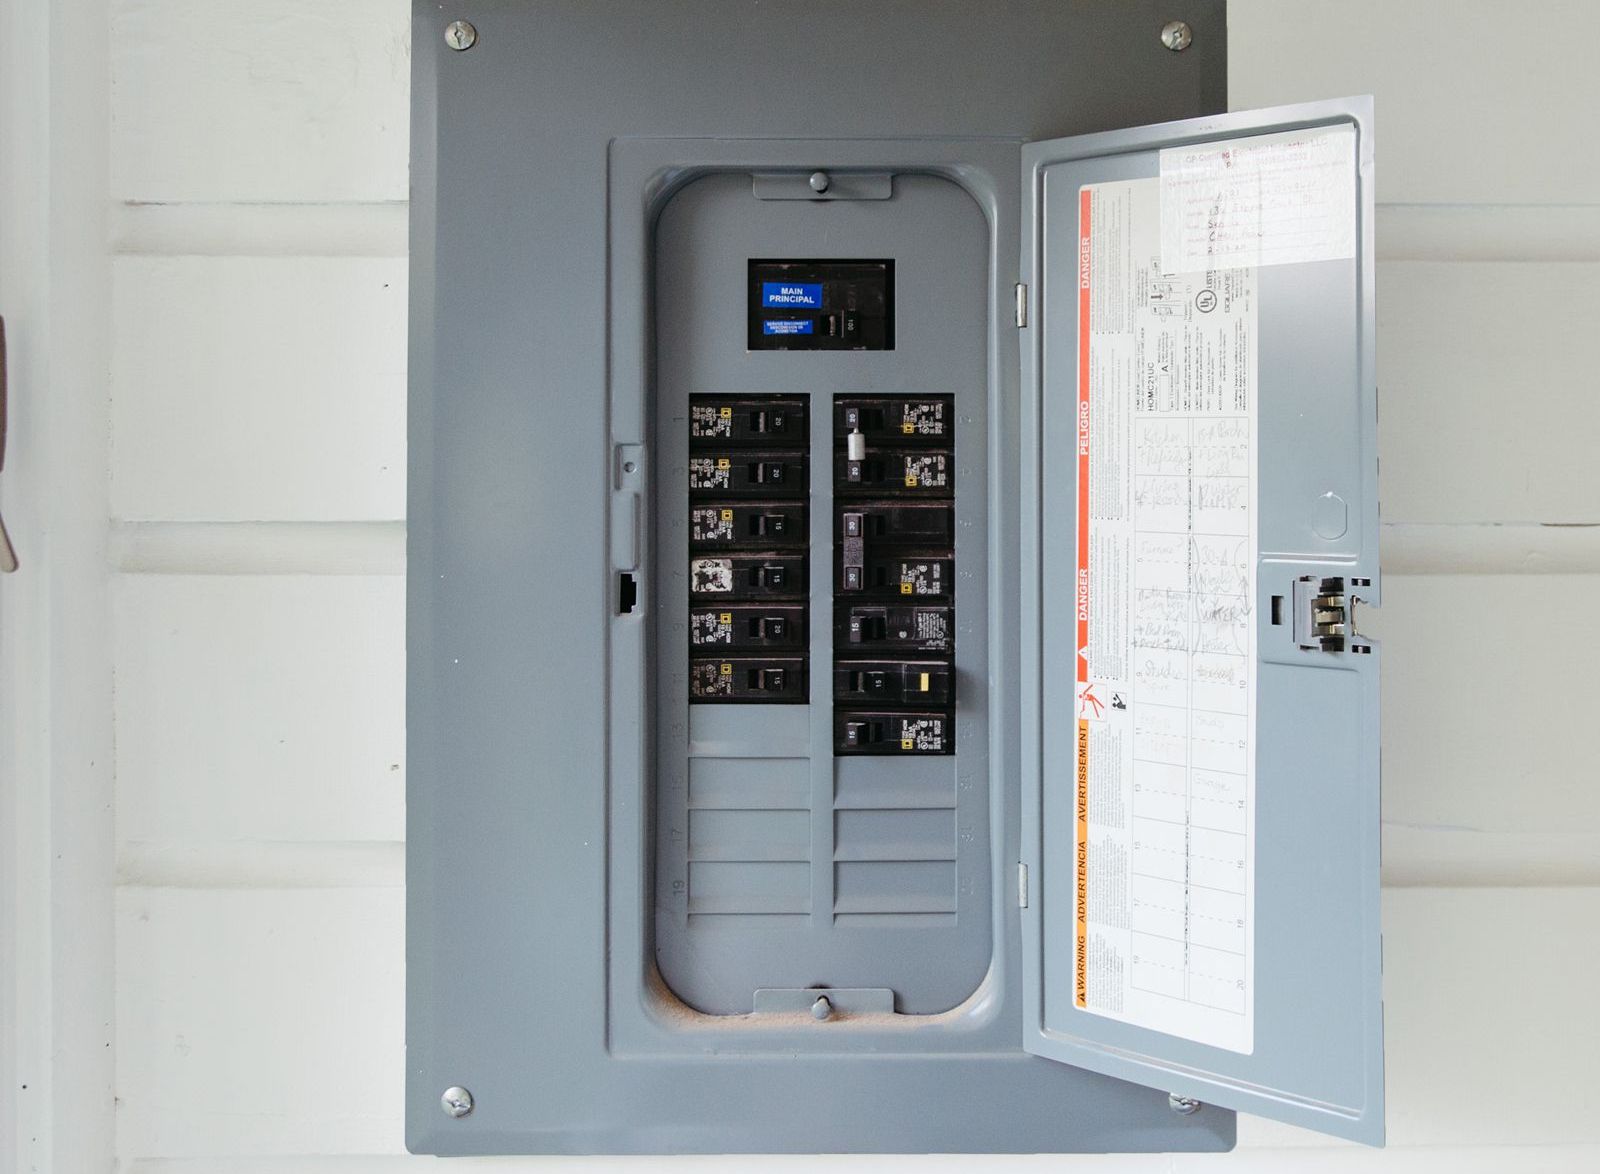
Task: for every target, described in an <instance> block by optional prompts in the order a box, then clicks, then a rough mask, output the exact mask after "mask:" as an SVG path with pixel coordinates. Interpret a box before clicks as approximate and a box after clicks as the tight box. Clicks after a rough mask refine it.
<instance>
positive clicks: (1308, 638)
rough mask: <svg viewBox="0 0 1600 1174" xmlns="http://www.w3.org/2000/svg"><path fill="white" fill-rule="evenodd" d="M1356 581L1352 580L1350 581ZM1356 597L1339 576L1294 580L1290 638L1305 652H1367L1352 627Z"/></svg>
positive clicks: (1368, 648)
mask: <svg viewBox="0 0 1600 1174" xmlns="http://www.w3.org/2000/svg"><path fill="white" fill-rule="evenodd" d="M1356 582H1358V581H1356V580H1352V581H1351V584H1352V585H1353V584H1354V583H1356ZM1356 602H1357V597H1356V596H1353V595H1351V594H1350V593H1349V587H1348V586H1347V585H1346V581H1345V579H1344V578H1343V577H1338V576H1336V577H1334V578H1328V579H1324V578H1321V577H1318V576H1315V575H1307V576H1305V577H1303V578H1299V579H1296V580H1295V581H1294V641H1295V643H1296V644H1297V645H1299V646H1300V648H1301V649H1303V650H1304V651H1306V652H1346V651H1348V652H1371V651H1372V648H1371V646H1370V645H1368V644H1365V643H1359V642H1358V640H1359V634H1358V633H1357V632H1356V628H1355V605H1356Z"/></svg>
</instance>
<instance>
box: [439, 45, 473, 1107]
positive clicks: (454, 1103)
mask: <svg viewBox="0 0 1600 1174" xmlns="http://www.w3.org/2000/svg"><path fill="white" fill-rule="evenodd" d="M468 27H471V26H468ZM439 1103H440V1104H441V1105H443V1106H444V1111H445V1112H446V1113H449V1114H450V1116H452V1117H465V1116H466V1115H467V1114H468V1113H470V1112H472V1094H471V1093H470V1092H468V1091H467V1090H466V1089H464V1088H462V1087H461V1086H460V1085H459V1084H452V1085H451V1086H450V1087H449V1088H447V1089H445V1090H444V1096H442V1097H440V1098H439Z"/></svg>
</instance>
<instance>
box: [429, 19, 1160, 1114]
mask: <svg viewBox="0 0 1600 1174" xmlns="http://www.w3.org/2000/svg"><path fill="white" fill-rule="evenodd" d="M1162 35H1163V36H1165V35H1166V34H1162ZM444 43H445V44H446V45H449V46H450V48H452V49H454V50H456V51H457V52H460V51H461V50H462V49H470V48H472V47H473V46H474V45H476V44H477V43H478V30H477V29H475V28H473V27H472V22H471V21H470V20H452V21H451V22H450V23H449V24H447V25H445V26H444ZM469 1100H470V1098H469ZM467 1111H468V1112H469V1113H470V1112H471V1111H472V1106H471V1105H470V1104H469V1105H468V1106H467Z"/></svg>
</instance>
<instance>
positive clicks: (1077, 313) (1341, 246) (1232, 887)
mask: <svg viewBox="0 0 1600 1174" xmlns="http://www.w3.org/2000/svg"><path fill="white" fill-rule="evenodd" d="M1023 191H1024V193H1025V194H1024V200H1025V201H1026V205H1025V207H1024V209H1023V226H1024V227H1023V233H1024V235H1023V256H1022V272H1023V276H1022V280H1023V282H1024V283H1025V286H1026V290H1024V291H1023V296H1024V297H1025V298H1026V299H1027V300H1026V301H1025V303H1024V306H1023V308H1024V309H1025V310H1026V311H1028V313H1026V315H1025V317H1024V319H1023V320H1024V321H1025V322H1026V324H1027V325H1026V327H1025V329H1023V330H1022V331H1021V335H1022V340H1023V341H1022V372H1023V415H1022V419H1023V436H1024V465H1023V472H1022V477H1023V494H1022V498H1023V519H1022V544H1023V562H1022V566H1023V587H1022V616H1023V620H1022V622H1023V630H1022V649H1023V666H1024V674H1025V675H1024V678H1023V683H1022V690H1023V714H1024V729H1023V763H1024V770H1023V821H1024V822H1023V829H1022V831H1023V837H1022V839H1023V851H1024V856H1025V859H1024V864H1025V865H1026V866H1027V874H1026V877H1027V879H1026V882H1025V883H1026V887H1025V890H1024V891H1025V897H1026V901H1027V907H1026V909H1025V910H1024V912H1023V918H1024V931H1025V932H1024V943H1025V949H1026V964H1025V967H1024V972H1025V985H1026V1005H1025V1014H1026V1017H1027V1018H1026V1022H1025V1024H1024V1042H1025V1046H1026V1048H1027V1049H1028V1050H1029V1051H1031V1052H1036V1053H1038V1054H1039V1055H1042V1056H1048V1057H1050V1058H1052V1059H1055V1060H1060V1061H1062V1062H1063V1063H1067V1064H1074V1065H1077V1066H1079V1067H1083V1068H1089V1069H1093V1070H1094V1071H1097V1072H1103V1073H1106V1074H1108V1075H1111V1076H1116V1077H1120V1078H1122V1079H1125V1080H1130V1081H1135V1082H1138V1083H1140V1084H1145V1085H1151V1086H1155V1087H1158V1088H1163V1089H1166V1090H1167V1091H1168V1092H1170V1093H1173V1094H1175V1095H1176V1096H1178V1097H1181V1098H1190V1099H1193V1100H1196V1101H1199V1102H1203V1103H1211V1104H1216V1105H1221V1106H1225V1107H1227V1108H1231V1109H1237V1110H1241V1111H1244V1112H1250V1113H1256V1114H1259V1115H1261V1116H1265V1117H1273V1118H1277V1119H1278V1120H1281V1121H1287V1122H1291V1123H1293V1124H1296V1125H1303V1126H1306V1127H1308V1128H1311V1129H1316V1130H1320V1131H1322V1132H1324V1133H1329V1134H1336V1135H1338V1136H1341V1137H1347V1138H1352V1139H1355V1140H1359V1141H1364V1142H1369V1143H1373V1144H1380V1143H1381V1142H1382V1140H1383V1021H1382V1014H1383V1007H1382V987H1381V977H1382V963H1381V941H1380V936H1379V881H1378V868H1379V839H1378V834H1379V827H1378V821H1379V811H1378V649H1377V647H1376V646H1375V644H1374V643H1373V642H1372V641H1371V640H1368V639H1366V638H1365V637H1363V636H1361V635H1360V634H1359V633H1358V632H1357V630H1356V627H1355V614H1354V613H1355V608H1356V603H1357V601H1358V600H1359V601H1360V602H1361V603H1362V604H1376V603H1377V602H1378V600H1379V592H1378V588H1379V578H1378V548H1377V530H1378V503H1377V388H1376V383H1375V379H1374V371H1373V306H1372V300H1373V269H1372V266H1373V256H1372V214H1373V196H1372V104H1371V99H1369V98H1361V99H1349V100H1342V101H1335V102H1326V103H1318V104H1314V105H1307V106H1291V107H1283V108H1279V109H1274V110H1264V111H1257V112H1253V113H1245V114H1230V115H1224V116H1220V117H1214V118H1203V119H1195V120H1193V121H1188V122H1178V123H1171V124H1168V125H1163V126H1152V127H1143V128H1139V129H1135V130H1128V131H1117V132H1112V133H1107V134H1097V135H1091V136H1087V137H1081V138H1072V139H1058V140H1055V141H1051V142H1042V143H1035V144H1031V145H1029V146H1028V147H1027V148H1025V150H1024V152H1023ZM1177 1104H1178V1106H1179V1107H1180V1108H1187V1107H1188V1106H1187V1105H1186V1104H1185V1103H1184V1102H1177Z"/></svg>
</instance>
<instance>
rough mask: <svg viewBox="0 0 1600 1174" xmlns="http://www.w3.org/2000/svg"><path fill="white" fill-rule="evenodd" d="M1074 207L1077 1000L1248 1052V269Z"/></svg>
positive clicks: (1119, 210)
mask: <svg viewBox="0 0 1600 1174" xmlns="http://www.w3.org/2000/svg"><path fill="white" fill-rule="evenodd" d="M1162 196H1163V189H1162V187H1161V182H1160V181H1159V180H1156V179H1143V180H1134V181H1131V182H1124V183H1102V184H1093V185H1089V186H1086V187H1084V188H1082V189H1081V190H1080V192H1079V207H1078V232H1079V237H1078V246H1079V253H1078V256H1079V290H1078V339H1079V344H1078V381H1077V385H1078V392H1077V397H1078V398H1077V454H1076V459H1077V467H1076V474H1077V506H1076V508H1077V516H1076V518H1075V523H1076V525H1075V533H1076V551H1077V557H1076V562H1075V570H1076V576H1077V586H1076V595H1077V598H1076V616H1075V633H1076V639H1077V643H1076V648H1077V656H1076V657H1075V658H1074V661H1075V665H1076V680H1075V691H1074V697H1075V698H1076V708H1077V713H1076V719H1077V726H1076V731H1075V735H1076V736H1075V737H1074V739H1073V747H1074V748H1073V768H1074V769H1073V773H1072V776H1071V777H1072V780H1073V784H1072V785H1073V786H1074V788H1075V795H1074V820H1073V823H1074V836H1073V838H1074V843H1073V849H1074V854H1073V867H1074V869H1075V870H1076V874H1075V876H1074V903H1075V906H1076V907H1075V910H1074V930H1075V934H1074V940H1073V980H1074V982H1073V1002H1074V1005H1075V1006H1077V1007H1079V1008H1081V1009H1083V1010H1085V1011H1089V1012H1092V1013H1094V1014H1096V1015H1104V1016H1107V1017H1109V1018H1112V1019H1118V1020H1121V1021H1123V1022H1126V1023H1132V1024H1135V1025H1138V1026H1140V1027H1146V1028H1150V1029H1153V1030H1156V1031H1162V1032H1166V1033H1168V1034H1171V1035H1175V1036H1180V1037H1182V1038H1184V1039H1190V1040H1197V1041H1199V1042H1201V1043H1205V1044H1210V1045H1213V1046H1215V1047H1219V1048H1227V1049H1230V1050H1232V1051H1236V1052H1250V1051H1251V1050H1252V1049H1253V1047H1254V1003H1255V997H1254V996H1255V991H1254V986H1253V984H1254V933H1255V927H1254V910H1255V893H1254V884H1255V875H1254V866H1255V865H1254V857H1255V852H1254V835H1255V827H1254V824H1255V715H1256V674H1255V657H1256V638H1255V623H1254V616H1253V614H1252V613H1253V607H1254V605H1253V593H1254V582H1255V562H1256V550H1257V539H1256V298H1257V294H1256V271H1255V270H1254V269H1213V270H1209V271H1204V270H1203V271H1199V272H1194V273H1188V274H1183V275H1180V276H1174V275H1172V274H1169V273H1165V272H1164V271H1163V269H1162V265H1161V204H1162Z"/></svg>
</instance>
